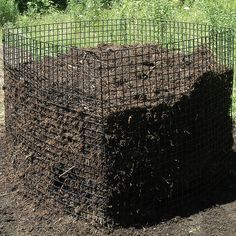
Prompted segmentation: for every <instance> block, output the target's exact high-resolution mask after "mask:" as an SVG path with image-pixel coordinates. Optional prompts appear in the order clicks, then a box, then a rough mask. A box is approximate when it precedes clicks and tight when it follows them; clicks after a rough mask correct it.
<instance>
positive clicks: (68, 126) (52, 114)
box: [3, 19, 234, 225]
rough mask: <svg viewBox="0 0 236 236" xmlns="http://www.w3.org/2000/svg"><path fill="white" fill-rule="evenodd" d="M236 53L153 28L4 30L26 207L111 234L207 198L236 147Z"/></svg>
mask: <svg viewBox="0 0 236 236" xmlns="http://www.w3.org/2000/svg"><path fill="white" fill-rule="evenodd" d="M233 41H234V32H233V30H231V29H227V28H217V27H213V26H209V25H202V24H191V23H181V22H167V21H158V20H147V19H120V20H104V21H102V20H99V21H80V22H72V23H57V24H44V25H37V26H27V27H20V28H6V29H4V36H3V46H4V68H5V85H4V89H5V107H6V131H7V143H8V146H9V151H10V158H11V159H12V163H13V165H14V168H15V170H16V173H18V175H19V176H20V177H21V179H22V183H23V186H24V189H25V190H26V191H27V192H28V195H32V196H35V197H37V198H39V199H43V200H44V201H48V202H50V204H54V205H55V204H58V206H60V207H62V208H63V209H64V210H65V211H67V212H69V213H72V214H75V215H76V216H78V217H79V218H81V219H85V220H87V221H89V222H95V223H99V224H102V225H105V224H109V225H110V224H114V223H115V224H116V223H117V224H126V223H135V222H150V221H153V220H154V219H157V218H158V217H161V216H163V215H164V214H165V213H166V212H168V209H171V212H174V214H175V213H176V212H177V209H181V208H182V207H183V206H184V205H185V204H186V202H187V201H190V202H191V201H192V199H193V198H196V197H202V196H203V195H204V194H210V187H211V186H216V184H217V183H218V182H217V181H220V180H221V179H222V178H223V177H224V175H225V173H226V172H227V165H228V159H229V153H230V151H231V148H232V143H233V140H232V131H231V130H232V119H231V103H232V101H231V94H232V82H233V63H234V62H233V55H234V48H233V45H234V44H233ZM52 202H53V203H52Z"/></svg>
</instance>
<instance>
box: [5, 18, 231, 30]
mask: <svg viewBox="0 0 236 236" xmlns="http://www.w3.org/2000/svg"><path fill="white" fill-rule="evenodd" d="M142 21H143V22H145V21H146V22H149V23H166V24H170V25H171V24H173V25H176V26H180V27H181V26H200V29H198V30H201V29H202V30H207V29H203V27H206V28H210V29H221V30H226V31H231V32H232V33H234V32H235V30H234V29H233V28H230V27H224V26H214V25H211V24H207V23H194V22H185V21H170V20H162V19H145V18H144V19H142V18H137V19H132V18H124V19H106V20H101V19H99V20H78V21H67V22H54V23H43V24H32V25H28V26H14V27H9V26H5V27H3V31H6V30H17V29H27V28H31V27H32V28H33V27H40V26H45V27H46V26H56V25H70V24H77V23H78V24H79V23H105V22H106V23H108V22H116V23H118V22H123V23H126V22H133V23H139V22H142Z"/></svg>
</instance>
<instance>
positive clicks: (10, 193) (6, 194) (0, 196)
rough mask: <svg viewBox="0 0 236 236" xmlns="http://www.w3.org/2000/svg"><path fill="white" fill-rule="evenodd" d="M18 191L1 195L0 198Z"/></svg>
mask: <svg viewBox="0 0 236 236" xmlns="http://www.w3.org/2000/svg"><path fill="white" fill-rule="evenodd" d="M18 191H19V190H17V191H14V192H10V193H3V194H1V195H0V197H5V196H8V195H10V194H13V193H17V192H18Z"/></svg>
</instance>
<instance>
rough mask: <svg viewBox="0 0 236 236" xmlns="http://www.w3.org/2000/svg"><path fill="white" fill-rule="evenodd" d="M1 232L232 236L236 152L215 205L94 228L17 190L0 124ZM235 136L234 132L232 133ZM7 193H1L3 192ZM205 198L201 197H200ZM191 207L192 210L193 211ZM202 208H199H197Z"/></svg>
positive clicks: (214, 195) (235, 232)
mask: <svg viewBox="0 0 236 236" xmlns="http://www.w3.org/2000/svg"><path fill="white" fill-rule="evenodd" d="M0 127H1V129H0V137H1V139H0V147H1V149H0V160H1V163H2V164H1V167H0V169H1V176H0V181H1V185H0V195H1V197H0V209H1V211H0V235H5V236H9V235H13V236H15V235H55V236H59V235H61V236H64V235H73V236H74V235H75V236H76V235H79V236H89V235H96V236H105V235H114V236H118V235H119V236H121V235H122V236H126V235H127V236H138V235H139V236H152V235H153V236H157V235H160V236H162V235H169V236H176V235H181V236H190V235H196V236H234V235H236V154H235V153H233V154H232V161H231V168H230V173H229V175H228V177H227V178H226V179H225V180H224V182H223V184H222V185H221V186H219V188H218V189H217V190H216V191H215V192H213V193H212V195H211V197H212V200H214V201H213V202H214V204H213V205H210V206H208V208H205V209H204V210H201V208H195V209H194V207H193V208H192V209H191V208H190V209H189V212H195V213H193V214H189V215H188V216H186V217H184V218H181V217H175V218H174V219H172V220H169V221H166V222H160V223H159V224H157V225H153V226H143V227H142V228H134V227H131V228H118V229H115V230H107V229H106V230H104V229H100V228H95V227H93V226H91V225H89V224H86V223H84V222H80V221H78V220H76V219H75V218H73V217H71V216H68V215H67V214H63V213H61V212H56V209H54V210H53V211H52V210H49V209H48V208H46V207H44V206H43V205H42V204H41V205H38V204H36V203H34V202H32V201H31V200H30V199H27V198H25V197H24V196H23V195H22V193H21V192H18V190H19V189H18V186H17V183H16V182H15V179H14V175H13V173H14V172H13V169H12V168H11V167H9V163H8V162H9V160H6V158H4V150H5V151H6V152H7V150H6V149H5V148H4V147H5V145H4V126H3V124H2V123H1V125H0ZM234 137H235V138H236V134H234ZM4 193H8V195H4V196H2V194H4ZM202 201H204V199H202ZM192 210H193V211H192ZM200 210H201V211H200Z"/></svg>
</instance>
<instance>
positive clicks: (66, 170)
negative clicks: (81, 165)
mask: <svg viewBox="0 0 236 236" xmlns="http://www.w3.org/2000/svg"><path fill="white" fill-rule="evenodd" d="M74 168H75V166H72V167H71V168H70V169H68V170H66V171H65V172H64V173H62V174H61V175H59V178H61V177H62V176H63V175H65V174H66V173H68V172H69V171H71V170H72V169H74Z"/></svg>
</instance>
